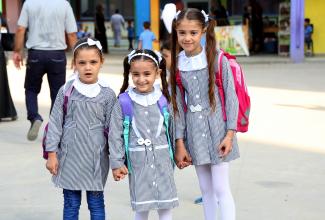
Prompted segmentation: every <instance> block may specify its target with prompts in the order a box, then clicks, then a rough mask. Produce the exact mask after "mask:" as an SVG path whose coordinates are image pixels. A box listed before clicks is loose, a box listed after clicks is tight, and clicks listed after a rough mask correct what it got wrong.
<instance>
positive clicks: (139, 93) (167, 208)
mask: <svg viewBox="0 0 325 220" xmlns="http://www.w3.org/2000/svg"><path fill="white" fill-rule="evenodd" d="M129 74H131V77H132V81H133V84H134V86H135V87H134V88H129V89H128V90H127V91H126V92H125V90H126V89H127V88H128V86H129ZM159 75H160V77H161V82H162V88H163V90H162V91H161V89H160V85H159V84H155V85H154V83H155V80H156V78H157V77H158V76H159ZM120 92H121V94H120V96H119V101H120V102H119V103H116V104H115V106H114V109H113V112H112V119H111V124H110V129H111V130H110V136H109V146H110V161H111V166H112V169H113V176H114V179H115V180H117V181H119V180H120V179H123V178H124V177H125V175H126V174H129V187H130V196H131V206H132V208H133V210H134V211H136V214H135V220H146V219H148V214H149V210H153V209H156V210H158V214H159V219H160V220H171V219H172V214H171V208H174V207H176V206H178V198H177V195H176V187H175V182H174V177H173V153H172V146H171V141H170V136H169V133H170V130H171V129H170V128H169V127H170V126H169V125H170V122H171V119H170V118H169V113H168V112H167V111H166V110H167V108H168V107H167V102H165V106H164V104H162V103H163V102H162V100H165V101H166V100H169V94H168V85H167V81H166V64H165V60H164V59H162V58H161V57H160V55H157V54H156V53H155V52H153V51H151V50H137V51H132V52H131V53H130V54H129V55H128V57H126V58H125V59H124V82H123V86H122V88H121V91H120ZM127 121H129V122H130V125H129V126H130V130H129V132H128V130H127V129H128V127H129V126H128V122H127ZM123 124H124V129H123ZM123 135H124V138H122V137H123ZM128 136H129V140H128ZM123 146H124V147H123ZM125 161H126V164H127V165H128V167H126V166H125V165H124V163H125Z"/></svg>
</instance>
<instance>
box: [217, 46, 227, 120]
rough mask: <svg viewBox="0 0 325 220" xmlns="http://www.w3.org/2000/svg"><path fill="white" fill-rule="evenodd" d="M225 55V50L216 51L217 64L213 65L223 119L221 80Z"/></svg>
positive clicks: (223, 95) (224, 109)
mask: <svg viewBox="0 0 325 220" xmlns="http://www.w3.org/2000/svg"><path fill="white" fill-rule="evenodd" d="M224 56H225V52H224V51H223V50H219V51H218V56H217V59H218V60H217V61H218V62H217V63H216V64H217V66H216V67H215V69H216V85H217V87H218V91H219V95H220V100H221V108H222V115H223V120H224V121H226V120H227V115H226V104H225V93H224V89H223V82H222V59H223V57H224Z"/></svg>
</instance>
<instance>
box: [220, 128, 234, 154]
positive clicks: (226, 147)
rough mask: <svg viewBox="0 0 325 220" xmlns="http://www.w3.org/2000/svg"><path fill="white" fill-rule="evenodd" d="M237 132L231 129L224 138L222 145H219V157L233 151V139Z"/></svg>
mask: <svg viewBox="0 0 325 220" xmlns="http://www.w3.org/2000/svg"><path fill="white" fill-rule="evenodd" d="M234 134H235V132H234V131H232V130H229V131H228V132H227V135H226V136H225V137H224V138H223V140H222V141H221V143H220V145H219V146H218V152H219V157H220V158H224V157H225V156H227V155H228V154H229V153H230V152H231V151H232V140H233V138H234Z"/></svg>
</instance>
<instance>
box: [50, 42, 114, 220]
mask: <svg viewBox="0 0 325 220" xmlns="http://www.w3.org/2000/svg"><path fill="white" fill-rule="evenodd" d="M101 49H102V47H101V44H100V43H99V41H97V40H94V39H91V38H88V39H87V38H86V39H81V40H79V41H78V42H77V44H76V45H75V47H74V51H73V63H74V66H75V69H76V70H77V71H78V76H77V77H76V79H74V80H70V81H68V82H67V83H66V84H65V85H64V86H63V87H62V88H61V89H60V91H59V93H58V95H57V97H56V100H55V103H54V106H53V109H52V112H51V115H50V121H49V127H48V133H47V138H46V151H47V152H49V158H48V161H47V163H46V168H47V169H48V170H49V171H50V173H51V174H53V182H54V184H55V186H57V187H60V188H63V195H64V209H63V219H78V215H79V208H80V203H81V191H82V190H84V191H86V192H87V202H88V208H89V210H90V215H91V219H92V220H95V219H96V220H104V219H105V206H104V194H103V190H104V186H105V183H106V179H107V174H108V170H109V157H108V146H107V140H106V137H105V135H104V131H105V130H107V129H108V126H109V123H110V114H111V111H112V108H113V106H114V104H115V102H116V97H115V93H114V92H113V90H112V89H110V88H109V87H108V85H107V84H106V83H105V82H103V81H102V80H100V79H98V74H99V70H100V68H101V66H102V64H103V61H104V59H103V54H102V51H101ZM67 93H69V94H67ZM70 93H71V94H70ZM67 98H68V102H67V106H66V108H65V109H64V103H65V102H66V100H64V99H67Z"/></svg>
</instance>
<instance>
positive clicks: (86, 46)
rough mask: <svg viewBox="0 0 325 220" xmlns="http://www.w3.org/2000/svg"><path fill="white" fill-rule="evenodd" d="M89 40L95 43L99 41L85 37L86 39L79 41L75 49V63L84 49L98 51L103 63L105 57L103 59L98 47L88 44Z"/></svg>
mask: <svg viewBox="0 0 325 220" xmlns="http://www.w3.org/2000/svg"><path fill="white" fill-rule="evenodd" d="M88 38H90V39H92V40H93V41H98V40H97V39H95V38H93V37H84V38H81V39H80V40H78V41H77V43H76V44H75V45H74V47H73V60H74V61H75V59H76V56H77V55H78V53H79V51H80V50H82V49H96V51H97V53H98V55H99V57H100V60H101V61H103V60H104V57H103V53H102V51H101V50H100V49H99V48H98V47H97V46H96V45H92V46H89V45H88V44H87V43H86V42H87V41H88ZM84 43H85V44H84ZM81 44H82V45H81Z"/></svg>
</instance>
